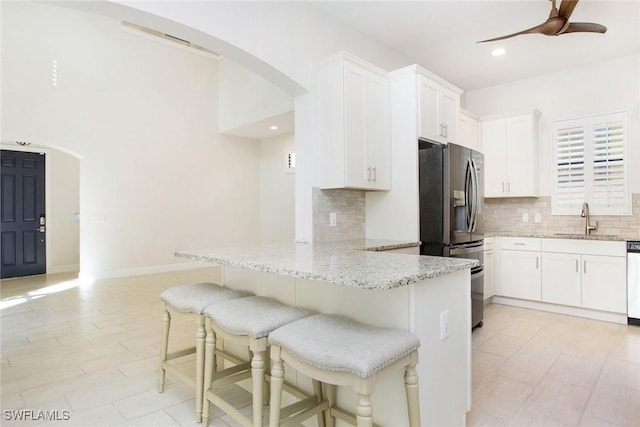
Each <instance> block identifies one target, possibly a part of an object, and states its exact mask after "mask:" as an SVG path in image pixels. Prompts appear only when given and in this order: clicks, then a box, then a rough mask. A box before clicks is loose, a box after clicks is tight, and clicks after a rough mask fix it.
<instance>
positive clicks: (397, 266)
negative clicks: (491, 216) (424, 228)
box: [175, 240, 478, 290]
mask: <svg viewBox="0 0 640 427" xmlns="http://www.w3.org/2000/svg"><path fill="white" fill-rule="evenodd" d="M418 244H419V243H418V242H398V241H388V240H353V241H346V242H335V243H276V244H262V245H248V246H238V247H229V248H213V249H195V250H176V252H175V256H176V257H178V258H185V259H189V260H193V261H204V262H209V263H215V264H220V265H225V266H232V267H238V268H246V269H248V270H255V271H261V272H264V273H273V274H280V275H284V276H292V277H297V278H301V279H310V280H317V281H321V282H328V283H334V284H337V285H344V286H351V287H356V288H361V289H376V290H385V289H393V288H397V287H400V286H405V285H408V284H411V283H415V282H418V281H420V280H423V279H429V278H434V277H439V276H443V275H446V274H449V273H453V272H456V271H460V270H464V269H467V268H471V267H475V266H477V265H478V261H476V260H467V259H460V258H443V257H433V256H421V255H411V254H396V253H388V252H384V250H390V249H398V248H404V247H413V246H417V245H418Z"/></svg>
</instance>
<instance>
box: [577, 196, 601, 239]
mask: <svg viewBox="0 0 640 427" xmlns="http://www.w3.org/2000/svg"><path fill="white" fill-rule="evenodd" d="M580 216H581V217H583V218H584V219H585V221H584V234H585V235H588V234H589V233H590V232H591V231H595V230H597V229H598V221H596V224H595V225H591V224H589V203H587V202H584V203H583V204H582V212H580Z"/></svg>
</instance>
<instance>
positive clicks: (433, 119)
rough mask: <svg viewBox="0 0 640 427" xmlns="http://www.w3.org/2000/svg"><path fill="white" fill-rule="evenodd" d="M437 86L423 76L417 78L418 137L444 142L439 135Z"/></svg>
mask: <svg viewBox="0 0 640 427" xmlns="http://www.w3.org/2000/svg"><path fill="white" fill-rule="evenodd" d="M438 91H439V86H438V85H436V84H435V83H434V82H432V81H431V80H429V79H428V78H426V77H424V76H418V136H420V137H422V138H426V139H429V140H431V141H438V142H445V140H444V138H443V137H442V136H441V135H440V133H441V131H440V129H441V128H440V125H441V124H442V123H441V121H440V117H439V116H440V105H439V102H440V101H439V99H438Z"/></svg>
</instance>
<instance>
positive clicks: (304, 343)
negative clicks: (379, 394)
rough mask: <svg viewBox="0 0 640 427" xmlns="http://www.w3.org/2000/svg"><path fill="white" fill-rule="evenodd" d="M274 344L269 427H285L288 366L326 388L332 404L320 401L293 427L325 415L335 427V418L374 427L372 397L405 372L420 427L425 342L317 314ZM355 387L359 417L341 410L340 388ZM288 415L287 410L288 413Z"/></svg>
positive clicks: (272, 339)
mask: <svg viewBox="0 0 640 427" xmlns="http://www.w3.org/2000/svg"><path fill="white" fill-rule="evenodd" d="M269 344H271V359H272V370H271V413H270V421H269V425H270V426H271V427H274V426H278V425H280V423H281V421H282V422H284V420H281V419H280V415H281V413H280V412H281V408H280V405H281V396H282V384H283V378H284V369H283V362H287V364H289V365H291V366H292V367H293V368H294V369H296V370H297V371H298V372H300V373H302V374H304V375H306V376H308V377H310V378H312V379H315V380H318V381H321V382H322V383H324V385H325V388H326V394H327V398H326V399H324V397H323V396H318V397H319V399H318V400H319V403H318V404H317V405H313V406H310V407H308V408H306V411H298V412H297V413H296V415H295V417H294V418H292V419H287V420H286V422H287V423H292V422H296V423H297V422H300V421H301V420H303V419H305V418H308V417H309V416H312V415H314V414H315V413H316V412H317V411H318V410H319V409H322V410H324V411H325V421H326V423H327V425H328V426H332V425H333V417H336V416H337V417H338V418H341V419H343V420H345V421H350V422H352V423H354V421H355V424H356V425H358V426H371V425H372V424H373V418H372V413H373V409H372V407H371V400H370V395H371V394H372V393H373V391H374V390H375V384H376V382H377V380H378V379H380V378H381V377H383V376H385V375H387V374H389V373H392V372H394V371H397V370H399V369H404V370H405V390H406V393H407V405H408V412H409V425H410V426H416V427H417V426H419V425H420V412H419V401H418V376H417V373H416V370H415V366H416V364H417V362H418V348H419V347H420V340H419V339H418V337H416V336H415V335H413V334H412V333H410V332H408V331H404V330H399V329H391V328H379V327H373V326H369V325H365V324H363V323H360V322H357V321H355V320H353V319H350V318H348V317H345V316H339V315H331V314H317V315H314V316H309V317H306V318H304V319H301V320H298V321H295V322H292V323H289V324H287V325H284V326H282V327H280V328H278V329H276V330H275V331H273V332H272V333H271V334H270V335H269ZM339 385H349V386H352V387H353V388H354V389H355V391H356V392H357V393H358V395H359V400H358V406H357V409H356V415H355V417H354V416H353V415H351V414H348V413H347V412H345V411H343V410H341V409H339V408H337V407H336V406H335V386H339ZM282 412H285V409H282Z"/></svg>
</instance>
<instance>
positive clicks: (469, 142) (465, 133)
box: [458, 113, 482, 151]
mask: <svg viewBox="0 0 640 427" xmlns="http://www.w3.org/2000/svg"><path fill="white" fill-rule="evenodd" d="M458 132H459V135H458V144H460V145H463V146H465V147H468V148H471V149H472V150H476V151H482V149H481V148H480V144H479V143H478V121H477V120H476V119H474V118H472V117H469V116H467V115H466V114H463V113H460V126H459V128H458Z"/></svg>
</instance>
